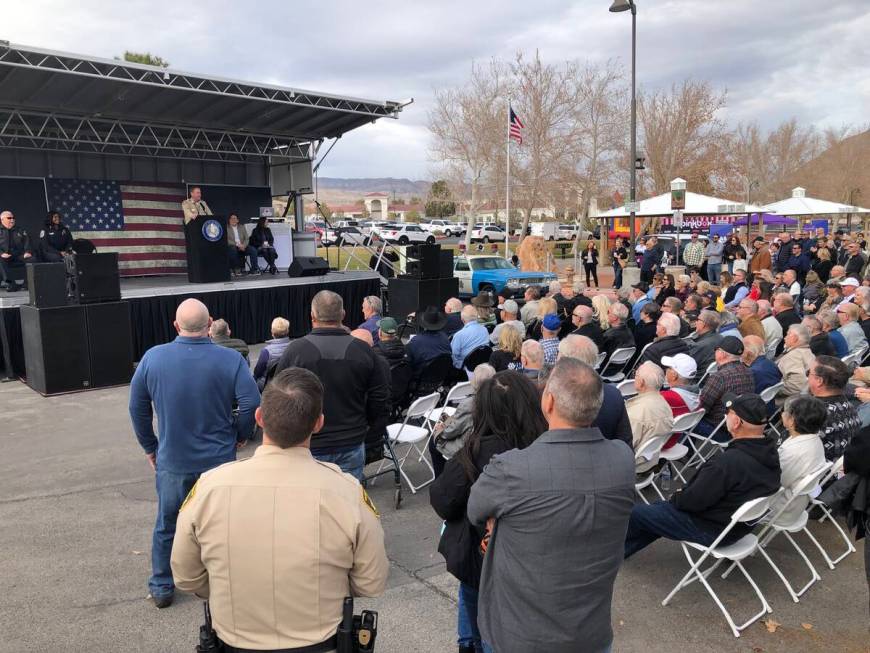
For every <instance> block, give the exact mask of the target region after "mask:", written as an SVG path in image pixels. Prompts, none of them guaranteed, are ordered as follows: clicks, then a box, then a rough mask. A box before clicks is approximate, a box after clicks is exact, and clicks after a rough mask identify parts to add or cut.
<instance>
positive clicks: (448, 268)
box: [438, 249, 453, 279]
mask: <svg viewBox="0 0 870 653" xmlns="http://www.w3.org/2000/svg"><path fill="white" fill-rule="evenodd" d="M438 263H439V265H438V278H440V279H449V278H451V277H452V276H453V250H452V249H442V250H441V255H440V256H439V258H438Z"/></svg>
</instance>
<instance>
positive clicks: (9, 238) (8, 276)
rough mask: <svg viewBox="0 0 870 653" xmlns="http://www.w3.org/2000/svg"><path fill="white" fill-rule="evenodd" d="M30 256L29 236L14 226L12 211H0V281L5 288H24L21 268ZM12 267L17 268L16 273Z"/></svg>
mask: <svg viewBox="0 0 870 653" xmlns="http://www.w3.org/2000/svg"><path fill="white" fill-rule="evenodd" d="M32 257H33V252H32V251H31V249H30V236H28V235H27V232H26V231H24V229H19V228H18V227H16V226H15V216H14V215H13V214H12V211H3V212H2V213H0V281H3V282H4V283H5V284H6V290H8V291H9V292H15V291H16V290H23V289H24V288H25V286H24V270H23V269H22V268H24V263H25V262H28V261H29V260H30V259H32ZM13 269H17V273H16V272H13Z"/></svg>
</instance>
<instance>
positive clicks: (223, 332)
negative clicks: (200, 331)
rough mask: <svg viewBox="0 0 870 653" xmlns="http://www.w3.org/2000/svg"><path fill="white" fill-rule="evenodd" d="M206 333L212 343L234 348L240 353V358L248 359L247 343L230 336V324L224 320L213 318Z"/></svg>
mask: <svg viewBox="0 0 870 653" xmlns="http://www.w3.org/2000/svg"><path fill="white" fill-rule="evenodd" d="M208 335H209V337H210V338H211V340H212V342H213V343H214V344H216V345H220V346H221V347H227V348H228V349H235V350H236V351H237V352H239V353H240V354H241V355H242V358H244V359H245V360H246V361H247V360H248V345H247V343H246V342H245V341H244V340H239V339H238V338H231V337H230V336H231V335H232V332H231V331H230V325H229V324H227V321H226V320H215V321H214V322H212V323H211V327H209V330H208Z"/></svg>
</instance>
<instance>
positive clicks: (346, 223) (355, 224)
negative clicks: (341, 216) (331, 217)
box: [332, 220, 360, 227]
mask: <svg viewBox="0 0 870 653" xmlns="http://www.w3.org/2000/svg"><path fill="white" fill-rule="evenodd" d="M332 226H333V227H359V226H360V223H359V220H339V221H338V222H336V223H335V224H334V225H332Z"/></svg>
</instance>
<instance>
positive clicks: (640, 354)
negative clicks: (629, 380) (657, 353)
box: [628, 341, 655, 375]
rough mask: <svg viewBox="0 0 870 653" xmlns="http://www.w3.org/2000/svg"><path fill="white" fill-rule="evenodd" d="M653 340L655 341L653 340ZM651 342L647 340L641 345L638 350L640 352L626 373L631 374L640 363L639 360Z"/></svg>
mask: <svg viewBox="0 0 870 653" xmlns="http://www.w3.org/2000/svg"><path fill="white" fill-rule="evenodd" d="M653 342H655V341H653ZM651 344H652V342H648V343H646V344H645V345H644V346H643V349H641V350H640V353H639V354H638V355H637V358H635V359H634V363H632V365H631V369H630V370H629V371H628V374H629V375H631V374H633V373H634V371H635V370H636V369H637V368H638V366H639V365H640V362H641V361H642V360H643V355H644V354H645V353H646V350H647V349H649V346H650V345H651Z"/></svg>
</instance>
